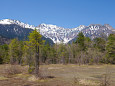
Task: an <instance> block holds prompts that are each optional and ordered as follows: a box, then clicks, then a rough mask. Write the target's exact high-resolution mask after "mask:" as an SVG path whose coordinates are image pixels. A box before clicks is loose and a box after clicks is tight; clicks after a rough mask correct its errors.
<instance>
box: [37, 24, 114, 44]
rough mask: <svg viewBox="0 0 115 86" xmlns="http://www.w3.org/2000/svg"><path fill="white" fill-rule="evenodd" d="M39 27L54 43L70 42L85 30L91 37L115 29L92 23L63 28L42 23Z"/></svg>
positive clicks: (107, 33) (86, 34) (87, 35)
mask: <svg viewBox="0 0 115 86" xmlns="http://www.w3.org/2000/svg"><path fill="white" fill-rule="evenodd" d="M37 29H39V31H40V33H41V34H42V35H43V36H45V37H47V38H50V39H52V40H53V42H54V43H61V42H63V43H68V42H69V41H71V40H73V39H74V38H75V39H76V37H77V35H78V33H79V32H83V34H84V35H85V36H86V37H90V38H91V39H93V38H96V37H100V36H101V35H102V34H106V35H107V36H108V35H109V34H110V33H112V32H113V31H114V29H113V28H112V27H111V26H110V25H109V24H105V25H100V24H91V25H89V26H84V25H80V26H79V27H76V28H71V29H68V28H62V27H58V26H56V25H51V24H40V25H39V26H38V27H37Z"/></svg>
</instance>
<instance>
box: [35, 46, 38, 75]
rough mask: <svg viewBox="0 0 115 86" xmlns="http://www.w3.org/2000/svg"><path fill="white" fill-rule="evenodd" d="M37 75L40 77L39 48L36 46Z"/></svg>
mask: <svg viewBox="0 0 115 86" xmlns="http://www.w3.org/2000/svg"><path fill="white" fill-rule="evenodd" d="M35 74H36V77H39V46H36V54H35Z"/></svg>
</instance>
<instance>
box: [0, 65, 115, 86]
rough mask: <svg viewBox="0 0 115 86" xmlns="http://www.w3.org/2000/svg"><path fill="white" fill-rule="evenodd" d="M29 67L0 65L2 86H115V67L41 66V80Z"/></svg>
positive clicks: (0, 84) (0, 82)
mask: <svg viewBox="0 0 115 86" xmlns="http://www.w3.org/2000/svg"><path fill="white" fill-rule="evenodd" d="M27 70H28V66H19V65H14V66H11V65H8V64H4V65H0V86H104V84H105V83H106V85H108V86H115V65H81V66H78V65H75V64H68V65H61V64H51V65H41V66H40V76H41V78H37V79H36V77H34V75H31V74H28V71H27Z"/></svg>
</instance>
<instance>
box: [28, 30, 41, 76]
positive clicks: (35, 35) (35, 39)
mask: <svg viewBox="0 0 115 86" xmlns="http://www.w3.org/2000/svg"><path fill="white" fill-rule="evenodd" d="M41 37H42V36H41V35H40V34H39V32H37V30H36V29H35V30H34V31H32V33H30V35H29V36H28V38H29V43H30V44H31V46H30V47H33V50H34V52H35V74H36V76H37V77H38V76H39V46H40V43H41Z"/></svg>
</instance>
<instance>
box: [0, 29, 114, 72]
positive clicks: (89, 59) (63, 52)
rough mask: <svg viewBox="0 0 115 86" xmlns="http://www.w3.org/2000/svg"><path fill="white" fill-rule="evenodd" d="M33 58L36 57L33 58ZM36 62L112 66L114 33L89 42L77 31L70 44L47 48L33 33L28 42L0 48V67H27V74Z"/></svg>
mask: <svg viewBox="0 0 115 86" xmlns="http://www.w3.org/2000/svg"><path fill="white" fill-rule="evenodd" d="M38 47H39V48H38ZM36 56H39V58H38V59H36ZM36 60H37V62H36ZM39 62H40V64H44V63H45V64H69V63H71V64H79V65H81V64H100V63H105V64H108V63H111V64H115V34H110V35H109V36H108V37H107V38H106V37H101V38H95V39H94V40H91V39H90V38H88V37H85V36H84V35H83V33H82V32H80V33H79V34H78V37H77V40H76V41H75V42H73V43H72V44H54V45H49V44H44V41H43V40H41V35H40V34H39V33H37V32H36V30H35V31H33V32H32V33H30V35H29V40H27V41H19V40H18V39H12V40H11V42H10V44H9V45H7V44H4V45H0V63H1V64H3V63H11V64H20V65H29V67H30V69H29V72H32V70H33V69H34V67H35V65H36V64H37V63H38V64H39ZM38 64H37V65H38ZM33 65H34V66H33Z"/></svg>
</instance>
